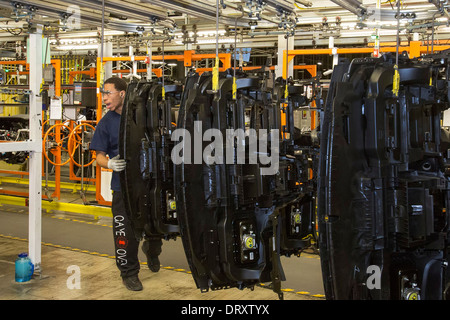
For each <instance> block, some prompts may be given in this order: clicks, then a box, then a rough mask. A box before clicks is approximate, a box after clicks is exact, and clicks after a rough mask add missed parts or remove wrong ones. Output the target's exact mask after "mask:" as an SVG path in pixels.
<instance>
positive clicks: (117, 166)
mask: <svg viewBox="0 0 450 320" xmlns="http://www.w3.org/2000/svg"><path fill="white" fill-rule="evenodd" d="M119 158H120V154H118V155H117V156H115V157H114V158H112V159H109V160H108V168H109V169H111V170H113V171H115V172H120V171H123V170H124V169H125V166H126V162H125V159H119Z"/></svg>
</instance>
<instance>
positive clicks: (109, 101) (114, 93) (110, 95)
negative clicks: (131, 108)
mask: <svg viewBox="0 0 450 320" xmlns="http://www.w3.org/2000/svg"><path fill="white" fill-rule="evenodd" d="M124 98H125V91H124V90H122V91H118V90H117V89H116V87H115V86H114V84H113V83H107V84H105V87H104V92H103V103H104V104H105V105H106V109H108V110H110V111H115V112H117V113H118V114H121V113H122V106H123V100H124Z"/></svg>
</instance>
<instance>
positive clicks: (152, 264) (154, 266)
mask: <svg viewBox="0 0 450 320" xmlns="http://www.w3.org/2000/svg"><path fill="white" fill-rule="evenodd" d="M147 264H148V268H149V269H150V270H151V271H152V272H158V271H159V268H160V267H161V264H160V262H159V259H158V257H150V259H148V261H147Z"/></svg>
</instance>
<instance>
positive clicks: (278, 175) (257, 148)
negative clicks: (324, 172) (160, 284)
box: [120, 72, 318, 298]
mask: <svg viewBox="0 0 450 320" xmlns="http://www.w3.org/2000/svg"><path fill="white" fill-rule="evenodd" d="M267 75H268V73H266V72H260V73H256V74H246V73H242V72H238V74H237V76H235V77H233V76H232V75H231V73H227V72H225V73H220V75H219V77H218V90H214V91H213V90H212V88H213V82H214V78H213V75H212V74H211V73H204V74H202V75H199V74H197V73H191V74H189V75H188V76H187V78H186V82H185V83H184V85H183V86H180V85H179V84H176V83H170V82H168V81H167V82H166V83H165V84H164V86H163V85H162V82H161V81H158V80H153V81H152V82H133V83H130V85H129V88H128V91H127V96H126V99H125V104H124V105H125V108H124V111H123V113H122V120H121V121H122V122H121V134H120V136H121V137H122V139H121V142H120V153H121V155H123V157H124V158H125V159H126V161H127V169H126V170H125V171H124V173H123V174H122V175H121V179H122V186H125V187H123V189H124V191H123V193H124V197H125V199H124V200H125V203H126V206H127V208H128V213H129V215H130V218H131V221H132V222H133V224H134V229H135V231H136V233H137V235H136V236H137V237H138V238H141V237H142V236H143V234H145V235H147V236H160V237H161V238H165V239H171V238H176V237H177V236H181V239H182V242H183V246H184V249H185V253H186V257H187V260H188V263H189V265H190V269H191V271H192V275H193V277H194V280H195V282H196V284H197V287H198V288H199V289H200V290H202V291H208V290H210V289H211V290H217V289H222V288H230V287H237V288H240V289H242V288H247V287H248V288H253V287H254V286H255V285H256V284H259V283H261V282H269V281H270V282H272V285H273V290H274V291H275V292H277V293H278V295H279V296H280V298H281V297H282V291H281V281H283V280H285V276H284V273H283V268H282V265H281V261H280V255H287V256H290V255H292V254H294V255H300V253H301V251H302V250H303V249H305V248H307V247H309V246H310V245H311V238H312V237H314V235H315V198H316V196H315V189H316V187H315V182H314V181H315V180H314V179H312V173H311V172H312V171H313V170H314V169H315V167H314V166H313V163H314V162H315V161H313V160H312V159H313V158H315V157H316V156H317V154H318V143H316V144H315V145H314V144H313V143H312V139H311V135H310V134H309V133H301V132H300V131H299V130H298V129H296V128H295V127H294V124H293V111H294V108H297V107H298V106H299V103H298V102H299V101H305V99H304V98H302V99H301V98H300V96H303V94H304V92H303V90H302V89H303V87H302V86H296V85H294V84H291V85H288V94H289V95H290V96H291V97H292V98H291V99H288V97H286V96H285V95H286V85H285V84H284V83H283V82H282V81H274V80H273V79H271V78H269V77H268V76H267ZM163 88H164V90H163ZM305 141H306V143H305ZM299 142H301V143H299Z"/></svg>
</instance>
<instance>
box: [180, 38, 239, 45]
mask: <svg viewBox="0 0 450 320" xmlns="http://www.w3.org/2000/svg"><path fill="white" fill-rule="evenodd" d="M218 42H219V43H234V38H224V37H221V38H219V41H218ZM237 42H241V41H240V40H239V39H237ZM175 43H176V44H183V41H180V40H177V41H175ZM214 43H216V39H198V38H197V42H196V44H214Z"/></svg>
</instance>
